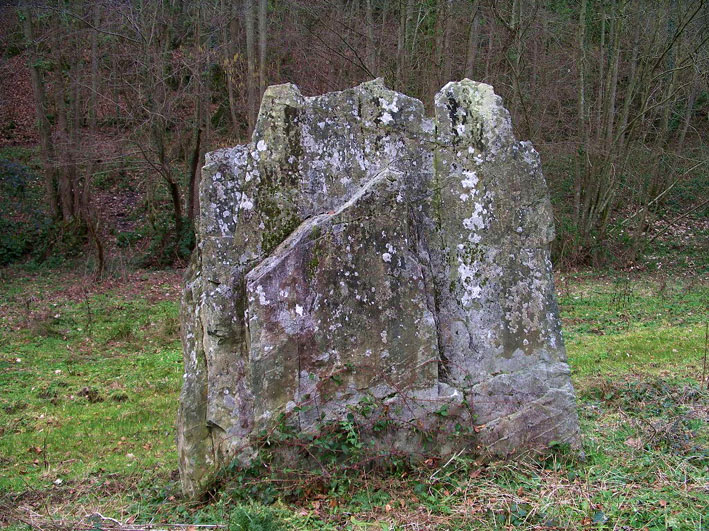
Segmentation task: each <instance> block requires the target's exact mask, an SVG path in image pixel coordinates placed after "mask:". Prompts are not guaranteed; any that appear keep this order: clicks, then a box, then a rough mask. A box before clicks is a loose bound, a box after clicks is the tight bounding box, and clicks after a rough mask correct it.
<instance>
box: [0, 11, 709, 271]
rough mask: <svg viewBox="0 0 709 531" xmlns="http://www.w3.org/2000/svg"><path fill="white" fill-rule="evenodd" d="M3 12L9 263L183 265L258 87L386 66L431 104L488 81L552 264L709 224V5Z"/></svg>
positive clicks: (4, 210) (0, 245) (2, 143)
mask: <svg viewBox="0 0 709 531" xmlns="http://www.w3.org/2000/svg"><path fill="white" fill-rule="evenodd" d="M0 21H1V22H0V49H1V50H2V62H1V64H0V75H1V76H2V81H1V82H0V194H2V202H1V204H0V264H8V263H11V262H13V261H17V260H26V259H27V257H28V256H29V257H30V258H31V259H33V260H34V261H40V262H41V261H46V260H61V259H62V257H65V256H70V255H72V254H77V253H80V252H82V251H87V250H91V251H90V252H89V256H91V257H93V258H92V265H91V267H92V269H93V270H94V272H96V273H97V274H103V273H104V272H105V271H106V270H107V269H109V270H110V269H111V268H115V267H117V266H116V264H117V263H124V262H125V261H126V260H129V261H131V262H134V263H137V264H138V265H166V264H171V263H174V262H175V261H176V260H177V261H179V260H182V259H184V258H185V257H187V256H188V255H189V252H190V249H191V247H192V246H193V242H194V236H193V220H194V219H195V215H196V213H197V212H198V209H199V205H198V198H197V194H196V192H195V191H196V189H197V186H198V181H199V173H200V170H199V169H200V167H201V166H202V164H203V158H204V153H205V152H207V151H211V150H214V149H217V148H219V147H224V146H232V145H235V144H237V143H242V142H246V141H247V140H248V138H249V136H250V133H251V129H252V127H253V124H254V121H255V119H256V115H257V112H258V106H259V102H260V96H261V94H262V92H263V91H264V89H265V87H266V86H268V85H270V84H276V83H284V82H292V83H295V84H297V85H298V86H299V87H300V89H301V90H302V91H303V93H304V94H306V95H313V94H319V93H323V92H326V91H332V90H338V89H343V88H346V87H350V86H353V85H355V84H358V83H360V82H362V81H364V80H367V79H371V78H373V77H377V76H381V77H383V78H384V79H385V81H386V83H387V84H388V86H390V87H392V88H394V89H396V90H400V91H403V92H405V93H407V94H410V95H412V96H415V97H418V98H420V99H422V100H423V101H424V102H425V104H426V105H427V106H428V107H429V108H430V106H431V103H432V100H433V95H434V94H435V92H436V91H437V90H438V89H439V88H440V87H441V86H442V85H443V84H445V83H446V82H447V81H449V80H454V79H460V78H463V77H468V78H471V79H475V80H479V81H484V82H486V83H490V84H492V85H493V86H494V88H495V90H496V91H497V92H498V93H499V94H501V95H502V96H503V98H504V101H505V104H506V105H507V106H508V107H509V109H510V111H511V113H512V119H513V123H514V126H515V129H516V134H517V136H518V137H519V138H520V139H529V140H531V141H532V142H533V143H534V145H535V146H536V148H537V149H538V151H540V153H541V155H542V160H543V163H544V167H545V174H546V177H547V180H548V182H549V185H550V188H551V190H552V194H553V202H554V206H555V215H556V224H557V232H558V237H557V240H556V242H555V246H554V256H555V259H556V261H557V263H558V264H562V265H563V266H582V265H595V266H597V265H602V264H606V263H608V262H609V261H612V262H613V263H615V264H618V265H620V266H627V265H629V264H633V263H635V262H636V261H637V260H638V258H639V257H641V256H642V255H643V252H646V251H647V250H648V249H651V248H652V246H650V247H648V245H649V244H651V243H653V242H654V241H655V240H656V238H658V237H659V236H668V235H669V236H671V237H673V238H674V237H675V235H676V239H677V241H676V242H675V243H677V244H678V245H681V243H682V242H681V240H682V234H683V233H684V232H686V229H687V227H692V228H697V227H699V228H701V229H703V230H704V231H705V230H706V227H707V224H706V220H707V213H709V207H708V202H707V192H708V191H709V178H708V177H707V176H708V175H709V172H708V171H707V164H708V163H709V149H708V148H707V136H708V135H709V127H708V126H709V75H708V73H709V44H708V41H709V30H708V28H709V5H707V2H706V1H705V0H653V1H650V0H645V1H640V0H546V1H543V0H529V1H523V0H425V1H414V0H307V1H304V0H303V1H301V0H270V1H268V0H242V1H227V0H202V1H198V2H188V1H183V0H162V1H154V2H153V1H150V2H148V1H138V0H135V1H130V0H124V1H96V2H90V1H79V0H76V1H65V0H56V1H46V2H42V1H39V2H20V3H16V2H11V3H6V4H5V5H4V6H2V7H0ZM126 257H128V258H126Z"/></svg>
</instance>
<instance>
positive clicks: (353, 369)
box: [178, 80, 579, 495]
mask: <svg viewBox="0 0 709 531" xmlns="http://www.w3.org/2000/svg"><path fill="white" fill-rule="evenodd" d="M200 204H201V214H200V219H199V223H198V230H197V239H198V244H197V248H196V251H195V253H194V255H193V257H192V262H191V265H190V268H189V270H188V274H187V279H186V283H185V291H184V296H183V306H182V323H183V326H182V330H183V344H184V356H185V377H184V385H183V390H182V394H181V397H180V411H179V419H178V451H179V457H180V473H181V478H182V485H183V490H184V491H185V493H187V494H190V495H194V494H197V493H198V492H200V490H201V489H202V488H204V486H205V485H206V484H207V482H208V481H209V479H210V477H211V476H212V475H213V474H214V473H215V471H216V470H217V469H218V468H219V467H221V466H223V465H225V464H226V463H228V462H230V461H231V460H233V459H237V460H238V461H240V462H242V463H244V464H246V463H249V462H250V461H251V460H252V459H253V457H254V455H255V450H256V449H255V447H254V445H255V441H256V438H257V436H258V434H259V433H261V432H262V430H267V429H269V427H272V425H273V423H274V422H276V420H277V419H283V418H287V419H288V422H290V423H291V424H292V427H293V428H294V429H296V430H299V431H301V432H303V433H316V432H317V431H318V430H319V429H320V427H321V426H322V425H323V423H327V422H338V421H340V420H342V419H344V418H348V417H347V415H349V414H351V412H352V411H353V408H357V407H359V408H362V407H365V406H366V407H365V408H366V409H367V410H368V411H370V410H371V411H374V410H377V411H378V413H376V414H375V413H372V414H374V415H382V414H383V413H382V412H383V411H386V412H388V413H387V414H388V415H390V416H391V417H392V419H390V420H392V422H388V423H387V429H386V430H383V431H376V430H374V431H372V432H371V433H370V434H369V436H370V437H371V438H372V440H373V443H376V444H385V445H388V447H391V448H394V449H396V450H398V451H402V452H409V453H411V454H420V452H421V451H422V449H423V446H425V447H426V451H435V452H437V453H439V454H446V453H450V452H454V451H459V450H469V451H477V452H482V453H490V454H495V455H501V456H507V455H511V454H513V453H515V452H518V451H522V450H527V449H541V448H544V447H545V446H546V445H547V444H548V443H549V442H550V441H552V440H554V441H566V442H569V443H570V444H572V445H577V444H578V442H579V440H578V437H579V435H578V421H577V418H576V413H575V401H574V393H573V388H572V386H571V382H570V379H569V368H568V364H567V362H566V354H565V351H564V346H563V341H562V338H561V334H560V324H559V318H558V311H557V308H556V303H555V299H554V287H553V278H552V272H551V262H550V260H549V243H550V241H551V239H552V238H553V218H552V215H551V206H550V203H549V197H548V193H547V191H546V185H545V182H544V177H543V175H542V172H541V165H540V162H539V157H538V155H537V153H536V152H535V151H534V149H533V147H532V146H531V144H530V143H529V142H518V141H517V140H516V139H515V138H514V136H513V134H512V126H511V122H510V117H509V113H508V112H507V110H506V109H505V108H504V107H503V106H502V101H501V98H500V97H499V96H497V95H496V94H495V93H494V91H493V89H492V87H490V86H489V85H485V84H482V83H476V82H473V81H470V80H463V81H460V82H455V83H449V84H447V85H446V86H445V87H443V88H442V89H441V91H440V92H439V93H438V94H437V95H436V98H435V116H434V118H433V119H431V118H427V117H426V116H425V115H424V106H423V104H422V103H421V102H420V101H418V100H416V99H414V98H410V97H408V96H406V95H403V94H400V93H397V92H394V91H391V90H389V89H387V88H386V87H385V86H384V84H383V83H382V81H381V80H375V81H371V82H368V83H364V84H362V85H360V86H358V87H355V88H352V89H348V90H345V91H341V92H333V93H328V94H324V95H322V96H315V97H309V98H306V97H303V96H302V95H301V94H300V92H299V91H298V89H297V87H295V86H294V85H291V84H286V85H278V86H274V87H270V88H269V89H267V90H266V92H265V94H264V98H263V102H262V106H261V110H260V112H259V118H258V121H257V124H256V127H255V130H254V134H253V138H252V142H251V143H249V144H248V145H245V146H238V147H236V148H232V149H226V150H220V151H217V152H214V153H211V154H208V156H207V157H206V165H205V167H204V168H203V172H202V180H201V187H200ZM372 404H377V406H376V407H375V406H374V405H372ZM377 408H378V409H377ZM396 426H399V427H401V426H416V427H417V428H416V429H419V430H423V429H430V430H431V432H430V437H428V438H427V439H426V441H425V442H424V441H423V440H422V439H420V438H418V439H417V438H413V437H408V436H407V433H405V432H404V431H401V430H400V429H399V428H396ZM461 428H463V429H464V431H465V432H466V433H470V434H472V436H474V444H472V446H471V441H470V439H466V438H460V437H456V436H453V435H454V434H455V433H458V432H459V430H460V429H461ZM473 428H475V429H473ZM422 445H423V446H422Z"/></svg>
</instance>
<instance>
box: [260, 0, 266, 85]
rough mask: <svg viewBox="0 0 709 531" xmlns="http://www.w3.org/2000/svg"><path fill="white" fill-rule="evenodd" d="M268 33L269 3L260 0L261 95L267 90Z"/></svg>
mask: <svg viewBox="0 0 709 531" xmlns="http://www.w3.org/2000/svg"><path fill="white" fill-rule="evenodd" d="M267 31H268V1H267V0H259V4H258V40H259V64H258V70H259V84H260V88H261V91H260V95H261V96H263V93H264V91H265V90H266V33H267Z"/></svg>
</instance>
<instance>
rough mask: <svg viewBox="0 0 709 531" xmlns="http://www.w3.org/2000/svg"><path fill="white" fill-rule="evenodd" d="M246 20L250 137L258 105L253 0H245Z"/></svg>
mask: <svg viewBox="0 0 709 531" xmlns="http://www.w3.org/2000/svg"><path fill="white" fill-rule="evenodd" d="M244 20H245V23H246V67H247V79H246V90H247V117H248V124H249V130H248V135H249V136H251V133H252V131H253V130H254V126H255V125H256V113H257V109H256V105H257V101H256V100H257V87H256V83H257V79H256V43H255V39H254V2H253V0H245V2H244Z"/></svg>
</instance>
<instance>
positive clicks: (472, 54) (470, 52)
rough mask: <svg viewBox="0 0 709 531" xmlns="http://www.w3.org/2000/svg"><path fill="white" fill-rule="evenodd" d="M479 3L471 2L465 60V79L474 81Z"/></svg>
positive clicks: (476, 0) (476, 1)
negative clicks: (471, 10)
mask: <svg viewBox="0 0 709 531" xmlns="http://www.w3.org/2000/svg"><path fill="white" fill-rule="evenodd" d="M479 8H480V3H479V2H478V0H475V1H474V2H473V15H472V17H471V20H470V32H469V33H468V47H467V49H466V52H467V53H466V59H465V77H467V78H469V79H475V60H476V59H477V56H478V28H479V25H480V18H479V17H478V9H479Z"/></svg>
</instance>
